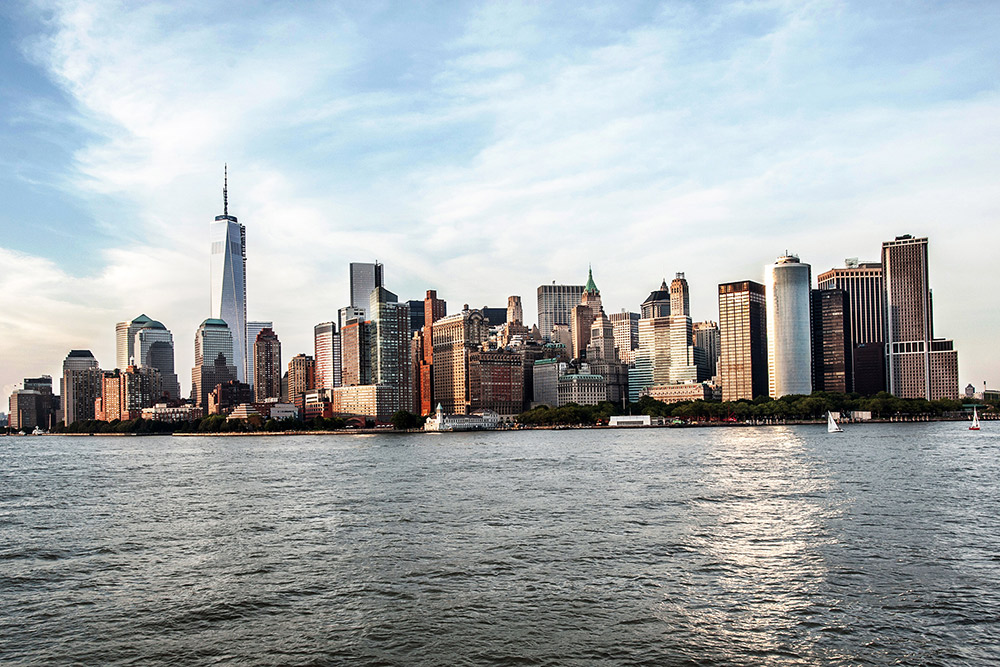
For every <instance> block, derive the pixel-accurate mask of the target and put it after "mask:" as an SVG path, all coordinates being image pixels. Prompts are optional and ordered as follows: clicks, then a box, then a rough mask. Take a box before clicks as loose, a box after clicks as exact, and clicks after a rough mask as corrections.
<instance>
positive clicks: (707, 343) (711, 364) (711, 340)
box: [691, 321, 720, 378]
mask: <svg viewBox="0 0 1000 667" xmlns="http://www.w3.org/2000/svg"><path fill="white" fill-rule="evenodd" d="M691 329H692V330H693V332H694V344H695V347H699V348H701V349H702V350H703V351H704V353H705V364H706V377H710V378H712V377H715V376H716V375H718V373H719V344H720V339H719V325H718V324H716V323H715V322H712V321H706V322H695V323H694V324H692V325H691Z"/></svg>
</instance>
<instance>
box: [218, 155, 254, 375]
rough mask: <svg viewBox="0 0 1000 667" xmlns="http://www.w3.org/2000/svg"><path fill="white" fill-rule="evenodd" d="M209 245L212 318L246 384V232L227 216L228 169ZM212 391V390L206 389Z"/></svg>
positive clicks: (232, 217) (236, 221)
mask: <svg viewBox="0 0 1000 667" xmlns="http://www.w3.org/2000/svg"><path fill="white" fill-rule="evenodd" d="M209 235H210V237H211V243H212V261H211V267H212V275H211V280H212V316H211V318H209V319H217V320H222V321H223V322H225V323H226V326H227V327H228V328H229V331H230V335H231V337H232V340H233V350H232V360H231V362H230V363H231V365H232V366H235V367H236V375H237V378H238V379H239V380H240V381H241V382H246V377H247V367H248V366H249V363H250V362H249V354H248V350H247V232H246V227H244V226H243V225H241V224H240V223H239V221H238V220H237V219H236V216H235V215H229V167H228V165H227V166H226V174H225V180H224V182H223V186H222V215H217V216H215V222H213V223H212V224H211V226H210V228H209ZM209 389H211V387H210V388H209Z"/></svg>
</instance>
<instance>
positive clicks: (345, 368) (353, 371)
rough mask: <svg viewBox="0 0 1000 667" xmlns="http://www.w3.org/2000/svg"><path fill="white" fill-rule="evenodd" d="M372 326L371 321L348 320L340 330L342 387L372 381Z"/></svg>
mask: <svg viewBox="0 0 1000 667" xmlns="http://www.w3.org/2000/svg"><path fill="white" fill-rule="evenodd" d="M374 335H375V332H374V327H373V325H372V323H371V322H365V321H362V320H350V321H349V322H348V323H347V325H346V326H345V327H344V328H343V329H341V330H340V356H341V364H340V365H341V383H340V386H342V387H357V386H360V385H366V384H374V383H373V382H372V346H373V345H374Z"/></svg>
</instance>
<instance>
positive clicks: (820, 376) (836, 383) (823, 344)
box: [812, 289, 854, 394]
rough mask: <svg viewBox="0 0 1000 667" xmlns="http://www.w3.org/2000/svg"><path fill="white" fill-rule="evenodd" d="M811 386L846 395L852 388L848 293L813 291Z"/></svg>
mask: <svg viewBox="0 0 1000 667" xmlns="http://www.w3.org/2000/svg"><path fill="white" fill-rule="evenodd" d="M812 342H813V352H812V358H813V388H814V389H815V390H816V391H830V392H836V393H841V394H847V393H850V392H852V391H854V351H853V349H852V345H851V309H850V301H849V298H848V295H847V292H845V291H843V290H839V289H819V290H813V292H812Z"/></svg>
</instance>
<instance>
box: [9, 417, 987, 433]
mask: <svg viewBox="0 0 1000 667" xmlns="http://www.w3.org/2000/svg"><path fill="white" fill-rule="evenodd" d="M980 419H981V420H982V421H988V422H993V421H1000V419H983V418H982V417H980ZM932 422H970V423H971V420H969V419H954V418H945V417H924V418H913V419H869V420H865V421H844V422H841V423H842V424H851V425H856V424H921V423H924V424H926V423H932ZM825 425H826V420H825V419H816V420H803V419H795V420H786V421H781V422H761V423H753V422H719V421H695V422H691V423H684V424H663V425H650V426H632V425H627V426H626V425H622V426H609V425H604V424H602V425H596V424H594V425H589V424H573V425H551V426H520V427H518V428H498V429H489V430H485V429H483V430H482V432H485V433H516V432H519V431H566V430H584V429H586V430H602V429H606V430H615V431H619V430H626V431H627V430H648V429H664V428H665V429H678V428H757V427H772V426H825ZM473 432H476V431H425V430H423V429H407V430H402V431H400V430H396V429H393V428H358V429H340V430H335V431H230V432H225V433H220V432H214V433H205V432H197V431H195V432H182V433H177V432H175V433H42V434H40V435H45V436H72V437H85V438H92V437H112V438H135V437H138V438H144V437H150V436H166V437H179V438H185V437H198V436H207V437H226V438H228V437H239V436H252V437H275V436H297V435H299V436H301V435H379V434H393V435H415V434H439V433H473ZM7 437H29V435H28V434H26V435H24V436H16V435H14V434H10V435H9V436H7Z"/></svg>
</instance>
